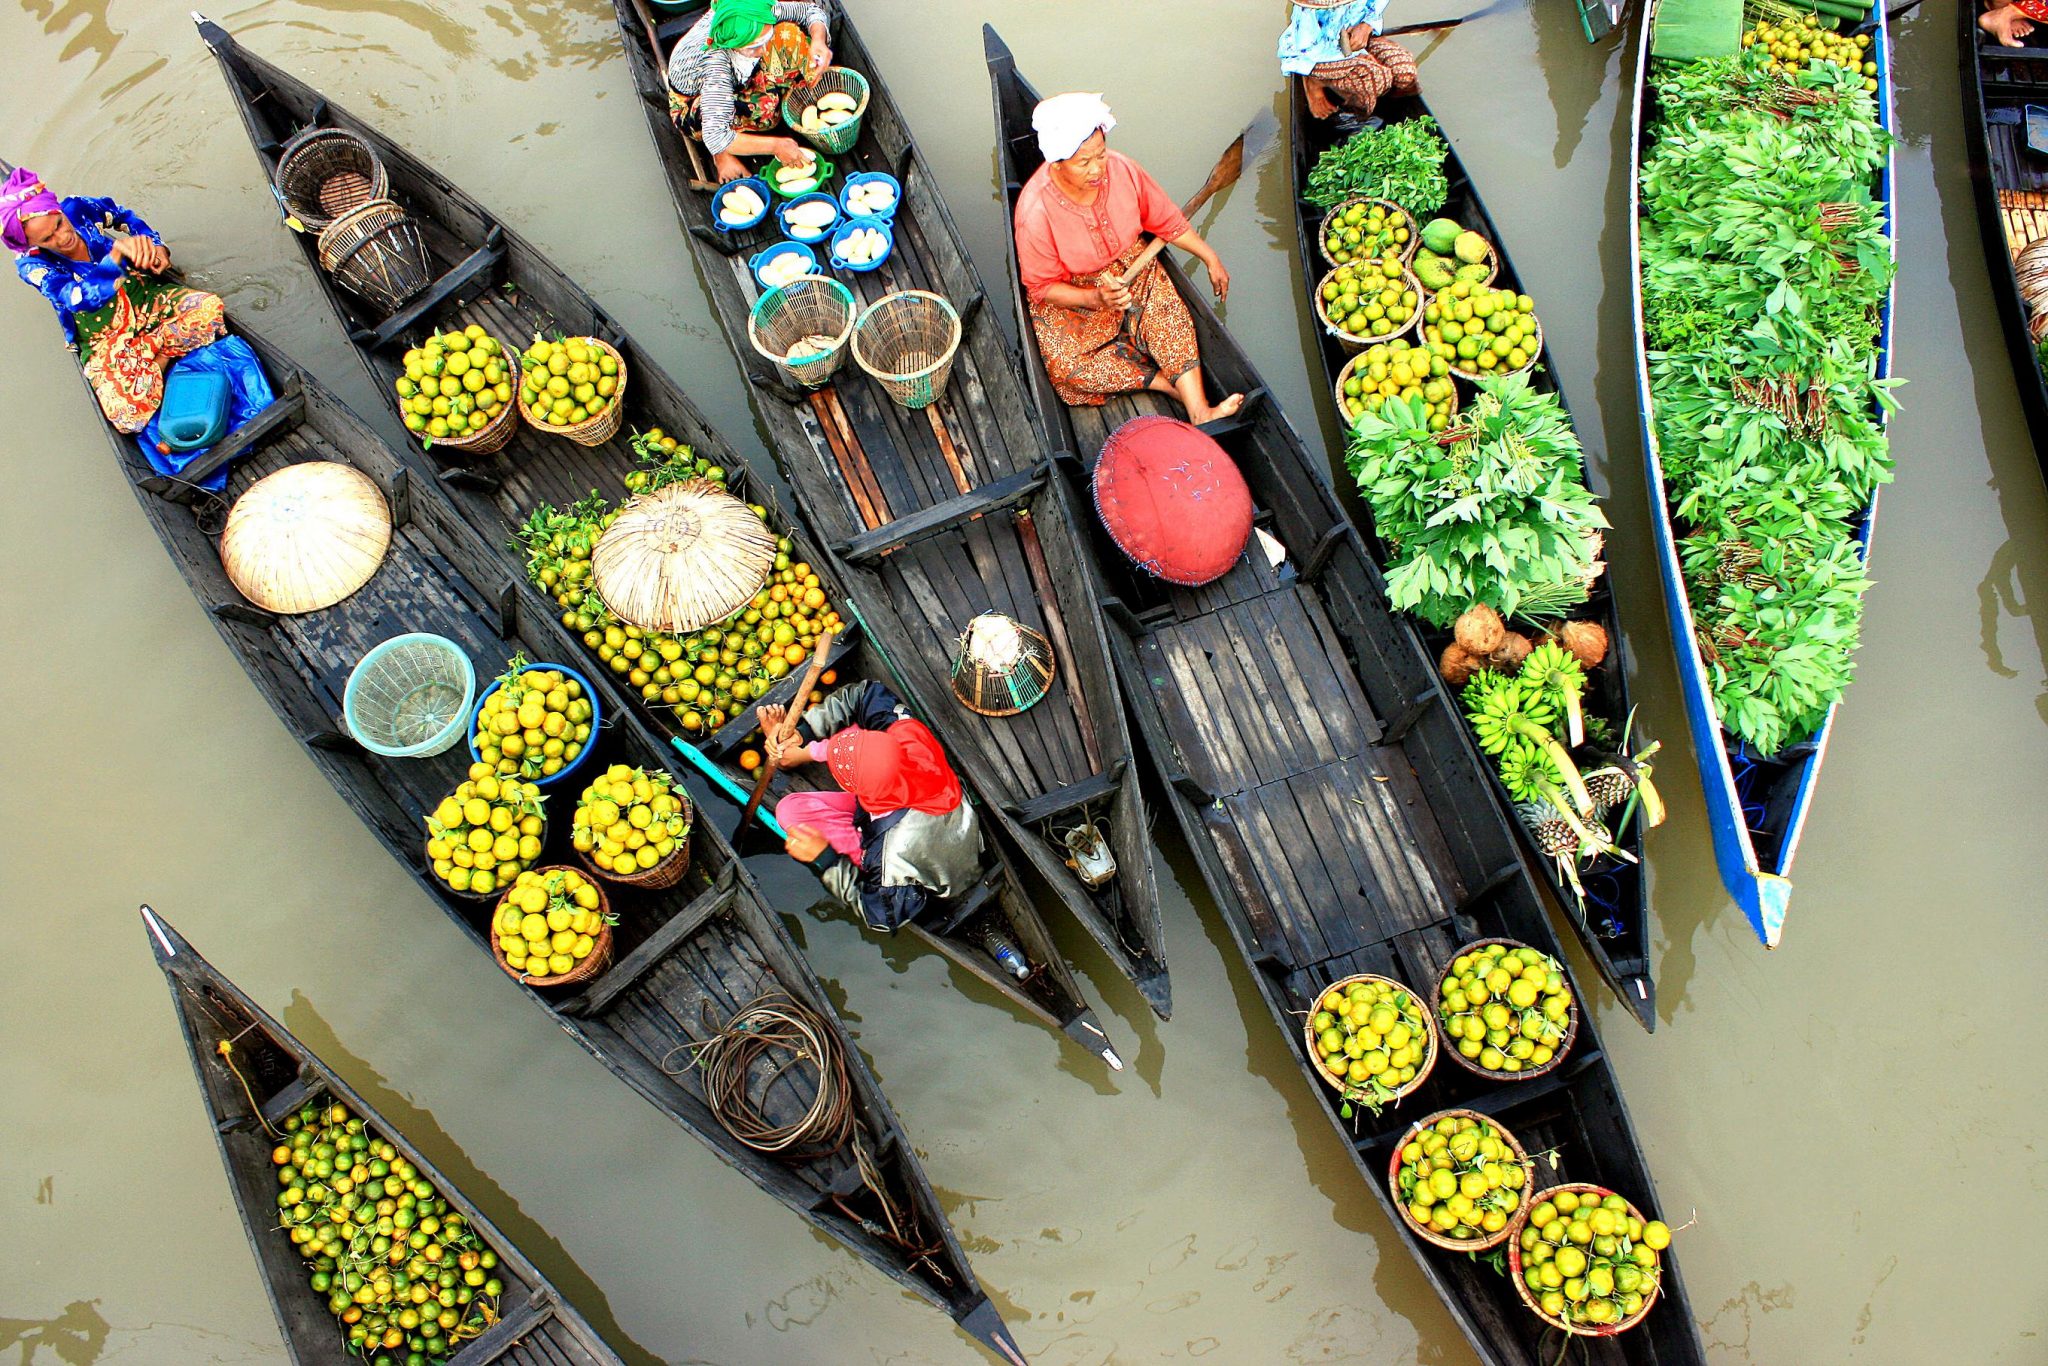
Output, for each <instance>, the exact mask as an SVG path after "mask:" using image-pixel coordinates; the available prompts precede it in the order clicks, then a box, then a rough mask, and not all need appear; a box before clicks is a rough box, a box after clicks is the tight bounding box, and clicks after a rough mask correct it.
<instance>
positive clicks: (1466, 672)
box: [1436, 640, 1486, 689]
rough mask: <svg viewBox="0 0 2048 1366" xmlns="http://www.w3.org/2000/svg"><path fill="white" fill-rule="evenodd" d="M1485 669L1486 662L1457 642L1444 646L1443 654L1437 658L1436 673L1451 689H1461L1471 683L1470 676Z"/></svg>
mask: <svg viewBox="0 0 2048 1366" xmlns="http://www.w3.org/2000/svg"><path fill="white" fill-rule="evenodd" d="M1485 667H1486V660H1485V659H1484V658H1483V657H1482V656H1479V655H1475V654H1473V653H1472V652H1471V651H1469V650H1467V649H1466V648H1465V647H1464V646H1462V645H1460V644H1459V643H1458V642H1457V641H1455V640H1454V641H1452V642H1451V643H1450V644H1448V645H1446V646H1444V652H1443V653H1442V654H1440V655H1438V656H1437V660H1436V671H1437V673H1438V674H1440V675H1441V676H1442V677H1443V680H1444V682H1446V683H1448V684H1450V685H1451V687H1452V688H1454V689H1455V688H1463V687H1464V686H1465V685H1466V684H1467V683H1469V682H1471V681H1472V675H1474V674H1476V673H1478V672H1479V671H1480V670H1481V669H1483V668H1485Z"/></svg>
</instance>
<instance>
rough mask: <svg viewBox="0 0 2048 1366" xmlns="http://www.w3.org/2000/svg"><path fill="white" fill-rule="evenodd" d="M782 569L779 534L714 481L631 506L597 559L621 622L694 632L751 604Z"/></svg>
mask: <svg viewBox="0 0 2048 1366" xmlns="http://www.w3.org/2000/svg"><path fill="white" fill-rule="evenodd" d="M774 565H775V533H774V532H772V531H770V530H769V529H768V527H767V524H766V523H764V522H763V521H762V520H761V519H760V518H759V517H757V516H755V515H754V510H753V509H752V508H750V507H748V506H747V505H746V504H745V503H742V502H741V501H740V500H739V499H737V498H735V497H733V496H732V495H731V494H730V493H727V492H726V491H725V490H724V489H723V488H721V487H720V486H719V485H717V484H714V483H712V482H711V481H710V480H708V479H693V480H691V481H690V482H688V483H684V484H670V485H668V486H667V487H665V488H660V489H656V490H655V491H654V492H653V493H644V494H641V495H640V496H639V497H637V498H633V499H630V500H628V502H627V503H626V505H625V506H624V507H623V508H621V509H619V515H618V517H617V519H616V520H614V521H613V522H612V524H611V526H610V527H609V528H607V529H606V531H605V533H604V535H603V536H602V537H600V538H599V539H598V542H597V549H595V550H594V551H592V552H591V555H590V569H591V574H592V576H593V577H594V578H595V579H596V580H597V591H598V595H599V596H600V597H602V598H603V599H604V602H605V606H607V607H609V608H611V609H612V611H613V612H615V613H616V614H617V615H618V616H619V617H620V619H622V620H624V621H626V622H629V623H631V624H632V625H634V626H638V627H641V628H643V629H646V630H655V631H695V630H698V629H699V628H701V627H705V626H709V625H711V624H712V623H713V622H717V621H724V620H725V619H726V618H727V617H729V616H731V615H732V614H733V613H734V612H737V611H739V610H740V609H741V608H742V607H745V606H746V605H747V602H748V600H749V599H751V598H752V597H753V596H754V594H756V593H758V592H760V591H761V585H762V584H764V583H766V582H767V581H768V573H769V571H770V570H771V569H772V568H774Z"/></svg>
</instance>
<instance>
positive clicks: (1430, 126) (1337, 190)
mask: <svg viewBox="0 0 2048 1366" xmlns="http://www.w3.org/2000/svg"><path fill="white" fill-rule="evenodd" d="M1448 155H1450V147H1449V146H1448V145H1447V144H1446V143H1445V142H1444V139H1443V135H1442V134H1441V133H1439V132H1437V130H1436V120H1435V119H1434V118H1432V117H1430V116H1429V115H1427V114H1425V115H1423V116H1422V117H1421V118H1414V119H1403V120H1402V121H1401V122H1399V123H1392V124H1388V125H1387V126H1386V127H1384V128H1368V129H1366V130H1365V131H1363V132H1361V133H1357V134H1354V135H1353V136H1352V137H1350V138H1348V139H1346V140H1345V141H1343V142H1340V143H1338V144H1337V145H1336V146H1335V147H1332V148H1330V149H1329V150H1328V151H1326V152H1324V153H1323V154H1322V155H1321V156H1319V157H1317V158H1316V164H1315V168H1314V169H1313V170H1311V171H1310V172H1309V176H1308V190H1307V195H1308V200H1309V202H1310V203H1311V204H1314V205H1316V206H1317V207H1318V208H1323V209H1331V208H1335V207H1336V206H1337V205H1338V204H1341V203H1342V202H1344V201H1345V200H1347V199H1349V198H1351V197H1352V196H1353V195H1367V196H1370V197H1371V198H1374V199H1390V200H1392V201H1393V202H1394V203H1396V204H1399V205H1400V206H1401V207H1402V208H1404V209H1406V210H1407V211H1408V212H1409V213H1410V214H1412V215H1414V216H1415V218H1416V220H1417V221H1418V222H1419V221H1420V220H1421V219H1423V218H1424V217H1426V216H1427V215H1429V214H1433V213H1435V212H1436V211H1437V210H1438V209H1440V208H1442V207H1443V205H1444V200H1445V199H1447V198H1449V197H1450V193H1451V185H1450V181H1449V180H1448V179H1446V178H1445V176H1444V158H1445V157H1446V156H1448Z"/></svg>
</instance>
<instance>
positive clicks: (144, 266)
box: [112, 236, 171, 274]
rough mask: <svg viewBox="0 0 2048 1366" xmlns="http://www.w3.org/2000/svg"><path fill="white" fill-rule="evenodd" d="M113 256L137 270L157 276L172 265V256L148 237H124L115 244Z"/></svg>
mask: <svg viewBox="0 0 2048 1366" xmlns="http://www.w3.org/2000/svg"><path fill="white" fill-rule="evenodd" d="M112 255H114V256H116V257H118V258H119V259H121V260H123V261H126V262H127V263H128V264H129V265H131V266H134V267H135V268H136V269H137V270H142V271H148V272H149V273H151V274H156V273H157V272H159V271H162V270H164V269H165V268H166V267H168V266H169V265H170V264H171V254H170V253H169V252H167V251H165V250H164V249H163V247H162V246H161V245H160V244H158V243H156V242H153V241H151V240H150V239H149V238H147V237H139V236H138V237H123V238H120V239H119V240H117V241H116V242H115V243H114V249H113V252H112Z"/></svg>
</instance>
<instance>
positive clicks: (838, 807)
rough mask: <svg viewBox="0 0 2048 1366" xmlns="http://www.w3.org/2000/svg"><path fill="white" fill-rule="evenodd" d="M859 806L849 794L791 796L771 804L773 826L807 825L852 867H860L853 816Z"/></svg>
mask: <svg viewBox="0 0 2048 1366" xmlns="http://www.w3.org/2000/svg"><path fill="white" fill-rule="evenodd" d="M859 809H860V803H859V802H858V801H856V800H855V799H854V795H853V794H852V793H851V792H792V793H790V794H789V795H788V796H786V797H784V798H783V799H782V800H781V801H779V802H777V803H775V823H776V824H777V825H780V826H781V827H782V828H783V829H784V830H794V829H796V828H797V827H798V826H799V825H808V826H810V827H811V829H813V830H815V831H817V832H818V833H819V834H821V835H823V836H824V837H825V842H826V843H827V844H830V845H831V846H832V847H833V849H835V850H836V851H838V852H839V853H841V854H843V855H845V856H846V858H847V859H848V860H850V861H851V862H852V863H854V864H855V865H858V864H859V863H860V831H858V830H856V829H854V826H853V813H854V812H855V811H857V810H859Z"/></svg>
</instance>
